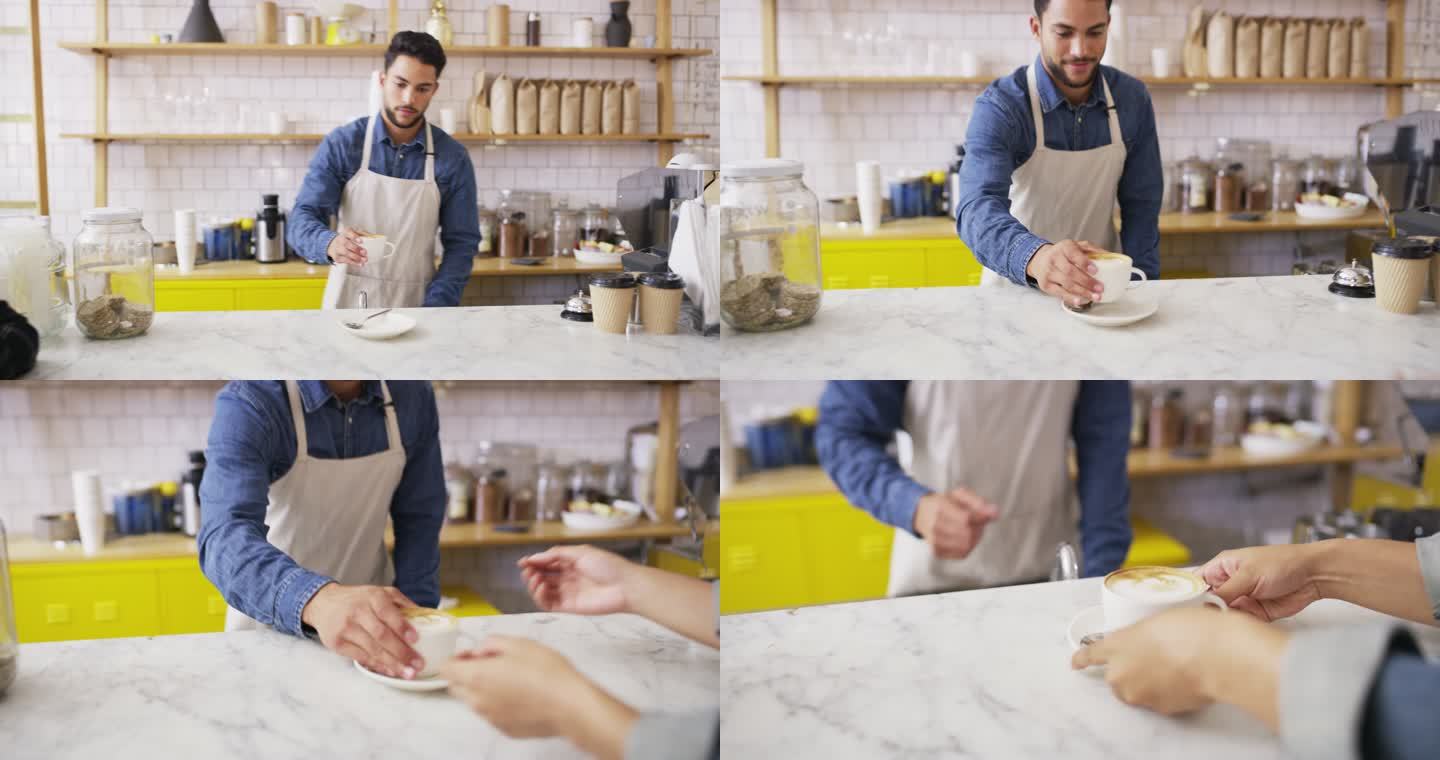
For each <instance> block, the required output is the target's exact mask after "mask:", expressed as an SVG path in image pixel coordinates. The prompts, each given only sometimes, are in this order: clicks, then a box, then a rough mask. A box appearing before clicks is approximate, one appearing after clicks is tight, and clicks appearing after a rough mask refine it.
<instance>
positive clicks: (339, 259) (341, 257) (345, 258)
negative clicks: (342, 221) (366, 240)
mask: <svg viewBox="0 0 1440 760" xmlns="http://www.w3.org/2000/svg"><path fill="white" fill-rule="evenodd" d="M325 253H326V255H328V256H329V257H330V260H331V261H334V262H335V263H336V264H354V265H355V266H357V267H363V266H365V262H367V261H369V260H370V258H369V256H367V255H366V254H365V246H363V245H361V244H360V230H353V229H350V228H349V227H346V226H344V225H341V227H340V231H339V234H337V235H336V236H335V237H334V238H333V239H332V240H331V241H330V245H329V247H327V248H326V249H325Z"/></svg>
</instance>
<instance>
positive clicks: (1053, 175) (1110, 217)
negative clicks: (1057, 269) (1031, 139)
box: [980, 63, 1125, 285]
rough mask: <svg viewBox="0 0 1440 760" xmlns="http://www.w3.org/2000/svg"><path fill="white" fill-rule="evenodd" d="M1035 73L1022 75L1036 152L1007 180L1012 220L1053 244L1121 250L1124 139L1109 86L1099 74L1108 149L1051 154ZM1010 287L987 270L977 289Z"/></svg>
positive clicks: (1034, 69)
mask: <svg viewBox="0 0 1440 760" xmlns="http://www.w3.org/2000/svg"><path fill="white" fill-rule="evenodd" d="M1037 76H1038V70H1037V68H1036V64H1034V63H1031V64H1030V69H1029V70H1028V71H1027V72H1026V82H1027V83H1028V84H1029V86H1030V113H1031V115H1033V116H1034V117H1035V152H1034V153H1033V154H1031V156H1030V160H1029V161H1026V162H1025V163H1024V164H1021V166H1020V168H1019V169H1016V170H1015V173H1014V174H1013V175H1011V177H1010V215H1011V216H1014V217H1015V219H1016V220H1017V221H1019V222H1020V223H1021V224H1023V225H1025V228H1026V229H1028V230H1030V232H1031V234H1034V235H1036V236H1038V237H1041V238H1044V239H1045V240H1047V241H1050V242H1052V243H1054V242H1058V241H1061V240H1088V241H1090V242H1091V243H1094V244H1095V245H1098V246H1100V247H1102V248H1105V249H1106V250H1110V251H1119V250H1120V241H1119V236H1118V235H1116V234H1115V194H1116V192H1117V191H1118V190H1119V187H1120V177H1121V175H1123V174H1124V173H1125V139H1124V137H1123V136H1122V135H1121V133H1120V116H1119V113H1118V112H1117V111H1116V110H1115V105H1116V103H1115V99H1114V98H1113V97H1111V95H1110V83H1109V82H1106V81H1105V76H1104V75H1103V74H1100V73H1098V72H1097V74H1096V77H1097V78H1098V79H1099V80H1100V84H1101V86H1102V87H1104V88H1105V102H1106V103H1107V104H1108V105H1109V106H1110V109H1109V110H1108V111H1107V113H1108V114H1109V120H1110V144H1109V145H1104V146H1101V147H1099V148H1091V149H1090V150H1055V149H1053V148H1047V147H1045V118H1044V111H1042V110H1041V107H1040V89H1039V87H1038V85H1037V83H1036V77H1037ZM1002 282H1009V280H1006V279H1005V278H1003V277H1001V276H1000V275H999V274H997V273H995V272H992V271H990V270H989V269H986V270H985V271H984V272H982V273H981V276H980V284H982V285H996V284H999V283H1002Z"/></svg>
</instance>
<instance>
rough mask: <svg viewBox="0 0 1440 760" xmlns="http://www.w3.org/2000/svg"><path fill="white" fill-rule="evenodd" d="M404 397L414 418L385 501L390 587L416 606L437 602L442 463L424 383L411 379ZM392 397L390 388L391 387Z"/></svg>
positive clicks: (429, 395)
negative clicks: (390, 533)
mask: <svg viewBox="0 0 1440 760" xmlns="http://www.w3.org/2000/svg"><path fill="white" fill-rule="evenodd" d="M415 386H416V389H415V390H414V391H413V392H411V393H407V394H406V397H405V398H406V402H407V403H410V404H414V405H415V409H413V410H408V411H404V412H403V413H402V414H401V417H402V418H407V417H408V418H413V419H415V420H416V423H415V424H416V429H415V432H414V437H413V438H412V439H411V440H410V441H409V442H407V444H406V446H405V472H404V473H403V474H402V475H401V476H400V485H398V486H397V487H396V488H395V495H394V497H393V498H392V499H391V502H390V519H391V521H392V523H393V524H394V526H395V550H394V551H395V555H394V559H395V587H396V588H398V589H400V591H401V593H403V594H405V596H407V597H409V598H410V601H412V602H415V603H416V604H418V605H420V606H421V607H436V606H439V604H440V528H441V527H442V526H443V525H444V523H445V464H444V460H443V459H442V458H441V454H440V417H439V413H438V411H437V410H436V407H435V393H434V391H433V390H432V389H431V387H430V384H429V383H423V382H418V383H415ZM392 397H393V389H392Z"/></svg>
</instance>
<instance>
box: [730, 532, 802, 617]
mask: <svg viewBox="0 0 1440 760" xmlns="http://www.w3.org/2000/svg"><path fill="white" fill-rule="evenodd" d="M722 520H723V522H724V523H725V533H724V536H723V538H722V540H721V547H720V578H721V579H722V582H721V584H720V611H721V612H722V613H729V612H743V611H747V610H764V609H776V608H780V607H795V606H799V605H803V604H809V603H811V602H809V601H807V600H808V599H809V598H810V593H809V571H808V568H806V566H805V561H804V557H803V552H804V547H803V541H802V528H801V520H800V515H799V514H798V513H796V512H793V511H789V510H775V511H769V510H745V511H743V512H734V513H732V512H725V513H724V514H723V516H722Z"/></svg>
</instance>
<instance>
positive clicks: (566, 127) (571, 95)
mask: <svg viewBox="0 0 1440 760" xmlns="http://www.w3.org/2000/svg"><path fill="white" fill-rule="evenodd" d="M584 97H585V84H584V83H583V82H576V81H574V80H571V81H569V82H566V83H565V86H564V88H562V89H561V91H560V134H562V135H578V134H580V116H581V112H582V111H583V110H584V108H583V105H582V104H583V101H584Z"/></svg>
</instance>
